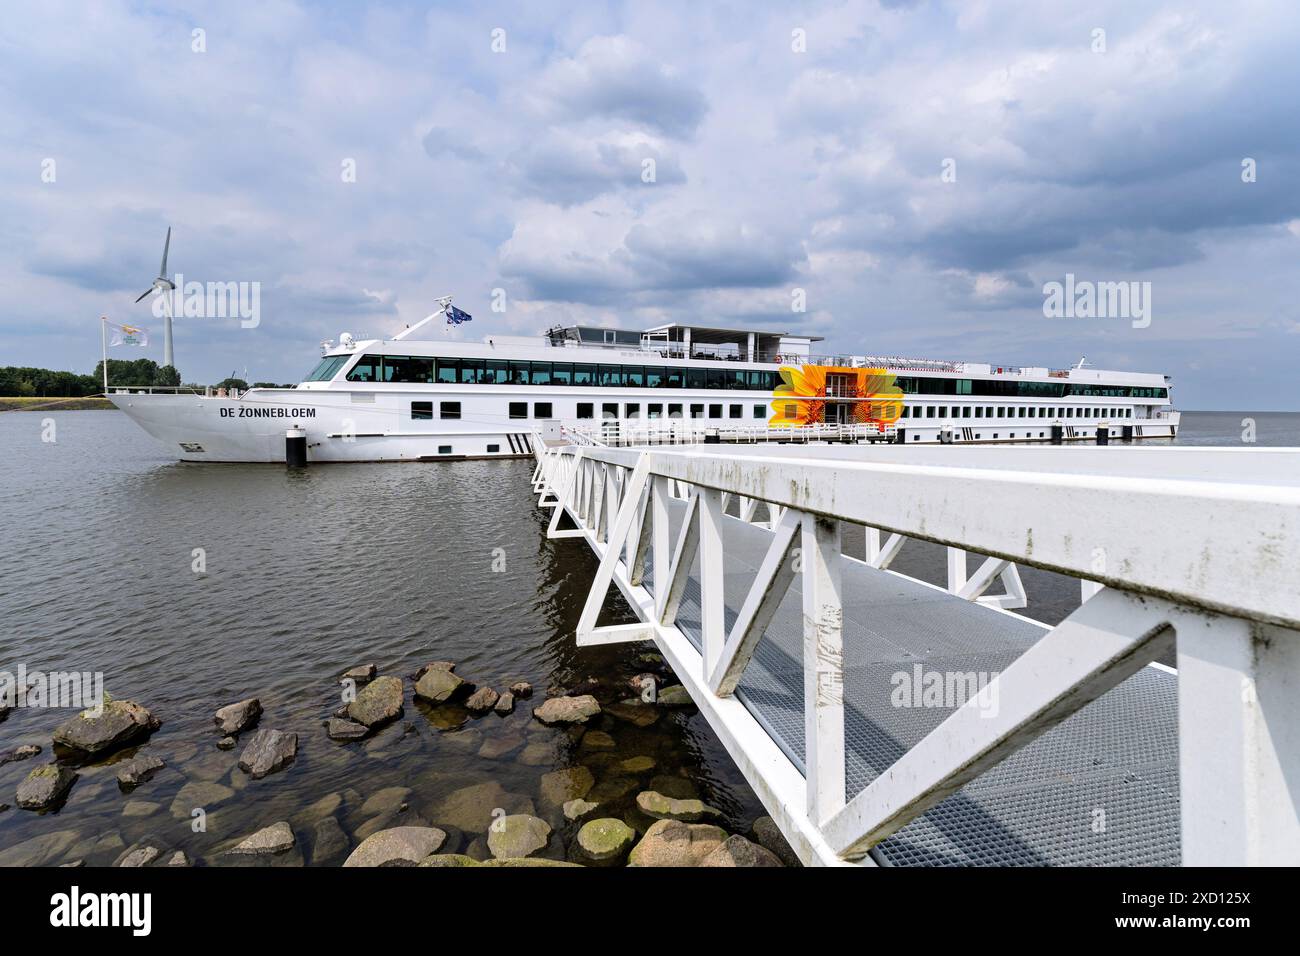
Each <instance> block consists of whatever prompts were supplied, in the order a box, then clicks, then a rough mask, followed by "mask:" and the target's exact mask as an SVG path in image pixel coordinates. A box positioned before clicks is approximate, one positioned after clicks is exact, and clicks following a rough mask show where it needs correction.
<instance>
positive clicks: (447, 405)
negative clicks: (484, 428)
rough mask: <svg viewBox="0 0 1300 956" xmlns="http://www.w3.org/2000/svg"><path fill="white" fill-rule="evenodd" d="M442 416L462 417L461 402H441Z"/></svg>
mask: <svg viewBox="0 0 1300 956" xmlns="http://www.w3.org/2000/svg"><path fill="white" fill-rule="evenodd" d="M438 415H439V417H441V418H460V402H441V403H439V405H438Z"/></svg>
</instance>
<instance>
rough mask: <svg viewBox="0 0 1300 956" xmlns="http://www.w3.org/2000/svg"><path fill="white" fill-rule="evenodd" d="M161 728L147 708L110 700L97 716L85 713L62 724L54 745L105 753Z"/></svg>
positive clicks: (160, 723)
mask: <svg viewBox="0 0 1300 956" xmlns="http://www.w3.org/2000/svg"><path fill="white" fill-rule="evenodd" d="M161 726H162V721H160V720H159V719H158V718H157V717H155V716H154V715H153V714H151V713H150V712H149V710H148V708H146V707H143V706H141V705H140V704H137V703H135V702H134V701H130V700H110V701H107V702H105V704H104V707H103V709H102V710H101V712H100V713H99V715H98V716H94V715H92V714H91V712H90V711H88V710H83V711H82V712H81V713H80V714H78V715H77V716H76V717H73V718H72V719H71V720H68V721H65V722H64V723H62V724H60V725H59V726H58V727H57V728H55V731H54V742H55V743H56V744H59V745H61V746H63V747H66V748H68V749H69V750H73V751H76V752H78V753H81V754H87V755H95V754H102V753H108V752H109V751H112V750H116V749H118V748H119V747H124V746H126V745H127V744H129V743H134V742H136V741H138V740H141V739H143V738H145V737H147V736H148V735H149V734H151V733H153V731H155V730H157V729H158V728H159V727H161Z"/></svg>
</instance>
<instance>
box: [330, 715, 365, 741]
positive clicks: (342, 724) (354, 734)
mask: <svg viewBox="0 0 1300 956" xmlns="http://www.w3.org/2000/svg"><path fill="white" fill-rule="evenodd" d="M368 733H370V728H369V727H367V726H366V725H365V724H359V723H357V722H356V721H355V720H340V719H339V718H338V717H331V718H330V719H329V720H328V721H326V723H325V735H326V736H327V737H329V739H330V740H360V739H361V738H362V737H364V736H365V735H366V734H368Z"/></svg>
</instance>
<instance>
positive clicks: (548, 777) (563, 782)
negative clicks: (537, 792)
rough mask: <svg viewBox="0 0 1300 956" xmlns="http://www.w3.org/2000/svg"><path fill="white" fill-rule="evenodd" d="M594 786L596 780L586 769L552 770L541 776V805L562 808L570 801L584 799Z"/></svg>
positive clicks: (579, 767)
mask: <svg viewBox="0 0 1300 956" xmlns="http://www.w3.org/2000/svg"><path fill="white" fill-rule="evenodd" d="M595 785H596V778H595V777H594V776H592V773H591V771H590V770H588V769H587V768H586V767H583V766H577V767H565V768H564V769H562V770H554V771H552V772H551V773H547V774H543V775H542V783H541V799H542V804H543V805H544V806H550V807H562V806H564V804H565V803H567V802H568V801H570V800H576V799H579V798H581V797H585V796H586V795H587V794H589V793H590V792H591V788H592V787H594V786H595Z"/></svg>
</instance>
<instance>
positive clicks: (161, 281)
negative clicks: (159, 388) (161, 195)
mask: <svg viewBox="0 0 1300 956" xmlns="http://www.w3.org/2000/svg"><path fill="white" fill-rule="evenodd" d="M171 244H172V227H171V226H168V227H167V238H166V240H165V241H164V242H163V257H162V265H161V266H160V267H159V268H158V278H156V279H154V280H153V285H151V286H149V288H147V289H145V290H144V291H143V292H142V293H140V298H139V299H136V300H135V301H136V302H139V301H140V300H141V299H143V298H144V297H145V296H147V295H148V294H149V293H150V292H153V293H156V294H160V295H162V296H163V307H164V308H165V309H166V315H164V316H163V365H170V366H171V367H172V368H175V367H176V362H175V361H174V359H175V355H173V354H172V297H171V293H172V290H173V289H175V288H176V284H175V283H174V282H172V280H171V279H169V278H167V250H168V249H170V248H171Z"/></svg>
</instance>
